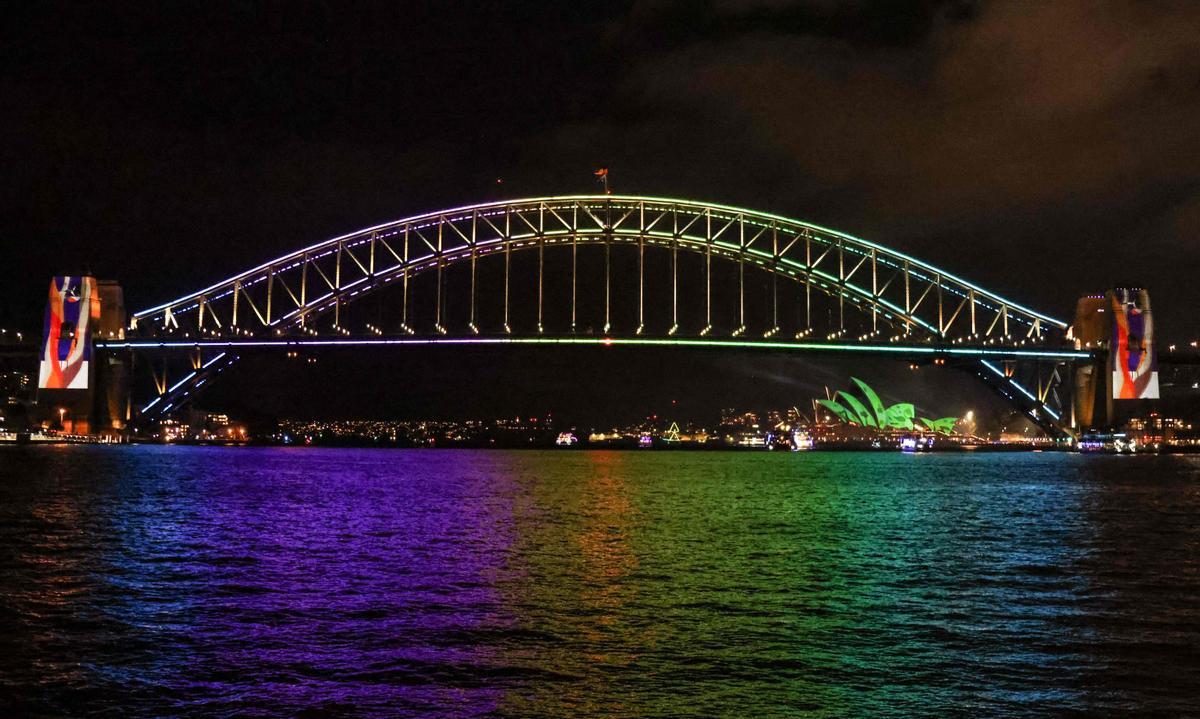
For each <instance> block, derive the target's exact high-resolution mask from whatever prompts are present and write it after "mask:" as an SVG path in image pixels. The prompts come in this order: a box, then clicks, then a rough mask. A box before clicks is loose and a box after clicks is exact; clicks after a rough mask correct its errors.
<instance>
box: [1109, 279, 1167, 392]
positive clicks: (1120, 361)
mask: <svg viewBox="0 0 1200 719" xmlns="http://www.w3.org/2000/svg"><path fill="white" fill-rule="evenodd" d="M1109 307H1110V308H1111V309H1112V313H1113V327H1112V352H1111V354H1112V362H1113V367H1112V397H1113V399H1158V361H1157V358H1156V357H1155V356H1154V321H1153V318H1152V316H1151V314H1150V293H1148V292H1147V291H1146V290H1142V289H1128V288H1117V289H1115V290H1113V291H1111V292H1109Z"/></svg>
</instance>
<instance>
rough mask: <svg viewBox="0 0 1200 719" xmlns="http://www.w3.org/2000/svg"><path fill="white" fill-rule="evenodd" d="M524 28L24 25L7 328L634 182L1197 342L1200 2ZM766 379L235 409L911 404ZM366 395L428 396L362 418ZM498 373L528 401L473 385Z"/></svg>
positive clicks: (252, 377) (140, 16)
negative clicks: (61, 278)
mask: <svg viewBox="0 0 1200 719" xmlns="http://www.w3.org/2000/svg"><path fill="white" fill-rule="evenodd" d="M530 6H531V4H522V5H521V7H526V8H527V7H530ZM516 8H517V5H516V4H513V3H488V4H484V3H479V4H455V3H428V5H427V6H426V7H420V6H418V5H417V4H415V3H390V4H386V5H383V4H381V5H379V6H377V7H375V8H374V9H361V8H356V7H354V6H352V5H349V4H346V3H323V4H300V3H291V4H286V5H279V6H266V5H263V6H257V5H253V4H249V3H236V4H227V5H224V6H222V7H218V6H217V4H212V3H190V4H188V3H113V2H102V3H69V4H66V3H63V4H57V3H21V4H11V5H10V6H9V7H6V9H5V13H4V14H5V18H4V22H3V23H0V97H3V111H2V112H0V138H2V139H0V153H2V154H0V166H2V167H3V178H2V179H0V266H2V267H3V269H4V276H5V282H4V289H3V291H2V292H0V326H8V327H14V326H16V327H23V328H25V329H36V328H37V327H38V325H39V324H40V315H41V312H42V305H43V301H44V299H43V296H44V288H45V284H46V281H47V279H48V278H49V277H50V276H51V275H54V274H59V273H78V272H81V271H89V272H92V273H94V274H96V275H97V276H100V277H104V278H114V279H118V280H120V281H121V283H122V284H123V286H124V287H125V292H126V297H127V302H128V304H129V306H130V308H131V309H138V308H142V307H147V306H150V305H152V304H157V303H158V302H160V301H163V300H166V299H169V298H171V297H174V296H177V295H180V294H183V293H184V292H187V291H191V290H193V289H197V288H199V287H201V286H206V285H208V284H210V283H212V282H214V281H216V280H219V279H221V278H223V277H226V276H229V275H231V274H233V273H234V272H236V271H239V270H241V269H243V268H245V267H247V266H250V265H254V264H258V263H259V262H261V261H263V260H266V259H268V258H271V257H275V256H277V255H280V254H283V253H285V252H287V251H289V250H292V249H294V248H297V247H299V246H302V245H307V244H311V243H313V242H315V241H318V240H320V239H323V238H326V237H329V236H333V235H335V234H341V233H344V232H347V231H350V230H354V229H357V228H360V227H364V226H368V225H371V224H376V223H379V222H382V221H386V220H391V219H396V218H399V217H403V216H405V215H409V214H415V213H418V212H422V211H427V210H433V209H439V208H444V207H453V206H457V205H462V204H469V203H472V202H477V201H481V200H489V199H500V198H504V197H513V198H515V197H523V196H532V195H541V194H570V193H582V192H592V191H595V190H596V189H597V185H596V184H595V182H594V178H593V177H592V174H591V173H592V171H593V170H594V169H596V168H598V167H608V168H610V169H611V176H612V181H613V188H614V190H615V191H617V192H621V193H630V194H649V195H660V196H668V197H687V198H693V199H703V200H710V201H714V202H720V203H725V204H734V205H740V206H745V207H750V208H754V209H760V210H765V211H771V212H776V213H779V214H784V215H788V216H792V217H797V218H801V219H805V220H809V221H812V222H815V223H817V224H821V225H825V226H829V227H834V228H838V229H841V230H844V231H847V232H850V233H853V234H856V235H859V236H862V237H865V238H868V239H871V240H874V241H877V242H880V243H883V244H886V245H889V246H891V247H894V248H896V249H900V250H903V251H906V252H909V253H911V254H914V255H916V256H918V257H921V258H923V259H926V260H928V261H930V262H933V263H934V264H937V265H941V266H943V267H945V268H947V269H949V270H951V271H953V272H955V273H956V274H959V275H960V276H963V277H966V278H969V279H971V280H972V281H974V282H976V283H978V284H980V285H982V286H984V287H987V288H989V289H992V290H994V291H996V292H998V293H1000V294H1002V295H1005V296H1008V297H1012V298H1013V299H1016V300H1017V301H1021V302H1024V303H1025V304H1027V305H1029V306H1031V307H1033V308H1035V309H1038V310H1041V311H1044V312H1046V313H1048V314H1050V315H1053V316H1057V317H1061V318H1066V319H1069V318H1070V316H1071V314H1072V313H1073V308H1074V302H1075V299H1076V298H1077V297H1078V296H1079V295H1082V294H1085V293H1090V292H1095V291H1103V290H1104V289H1106V288H1108V287H1110V286H1112V285H1114V284H1142V285H1145V286H1148V287H1149V288H1150V290H1151V292H1152V296H1153V299H1154V303H1155V304H1154V307H1155V314H1156V320H1157V323H1158V328H1159V333H1160V337H1164V336H1165V337H1167V338H1170V339H1173V340H1184V341H1186V340H1188V339H1193V338H1195V337H1196V336H1200V323H1198V322H1197V320H1196V319H1195V315H1194V312H1193V310H1194V308H1195V307H1196V306H1197V305H1198V304H1200V281H1198V279H1200V278H1198V269H1200V241H1198V234H1200V134H1198V133H1197V131H1196V129H1197V128H1198V127H1200V3H1195V2H1187V1H1181V2H1169V1H1166V0H1162V1H1156V2H1148V1H1147V2H1124V1H1117V0H1113V1H1108V2H1105V1H1097V2H1074V1H1068V0H1056V1H1055V2H1049V3H1023V2H1022V3H1013V2H994V3H991V2H870V1H868V0H860V1H853V0H851V1H848V2H837V1H835V0H808V1H805V2H786V1H783V0H757V1H754V0H746V1H740V2H739V1H733V0H731V1H728V2H720V1H714V2H668V1H665V0H664V1H659V2H635V3H620V2H602V3H600V2H597V3H591V2H588V3H576V2H558V3H546V4H545V8H544V9H542V10H539V11H536V12H535V11H518V10H517V9H516ZM497 178H503V184H497V182H496V179H497ZM668 354H669V353H668ZM755 357H756V356H755V355H746V356H732V355H730V356H723V357H722V356H710V355H696V354H691V355H670V356H667V357H662V356H660V355H653V356H647V353H642V354H640V355H638V356H637V357H634V356H632V355H631V356H630V357H628V358H617V359H613V358H611V357H605V358H603V359H602V360H597V359H596V358H595V356H594V355H592V356H591V357H589V356H579V357H575V356H572V357H570V358H568V357H565V356H560V357H558V358H556V359H554V360H553V361H547V362H546V365H547V366H546V367H545V368H544V369H542V370H541V376H540V377H538V378H536V379H531V378H530V377H529V376H528V374H529V373H527V372H522V367H524V366H527V364H528V362H527V361H526V359H527V358H519V357H515V356H514V355H512V354H511V353H510V354H508V355H505V356H499V355H498V354H496V353H492V354H486V353H484V354H483V355H482V356H481V355H480V353H474V355H472V356H468V354H467V353H464V354H460V355H456V356H448V355H445V354H438V353H427V354H426V355H425V356H423V357H413V356H410V357H405V358H391V359H380V358H371V359H369V360H368V359H363V358H353V357H351V358H330V362H333V363H334V364H335V365H336V366H338V367H342V368H345V370H346V371H341V372H336V371H333V370H331V369H322V370H321V371H320V375H319V381H318V378H316V377H314V378H310V379H309V380H308V381H309V382H310V383H311V384H312V385H314V386H316V385H319V389H320V392H319V393H323V395H327V396H326V397H325V398H324V399H322V401H321V402H320V403H318V404H304V403H302V402H301V403H299V404H297V403H296V401H295V399H294V396H293V397H292V398H290V399H289V401H288V402H282V400H281V395H280V394H279V393H276V392H273V391H270V390H271V388H273V387H278V386H282V385H287V386H294V383H295V382H297V381H303V380H302V379H301V380H298V379H297V378H295V377H291V376H285V375H286V373H285V372H283V373H281V372H276V371H273V370H271V369H270V365H269V364H263V365H261V366H259V367H258V368H257V369H253V368H250V367H249V364H248V365H247V368H246V369H240V368H239V370H237V371H236V372H235V373H234V374H235V375H236V376H234V377H232V378H231V379H230V382H229V383H228V385H227V386H228V387H229V388H230V389H228V390H226V391H227V392H233V393H234V394H235V396H239V397H243V398H244V397H245V388H247V387H253V388H261V389H262V396H261V397H257V396H256V397H255V398H254V402H255V403H256V404H257V405H259V406H265V407H266V408H267V409H268V410H273V411H280V412H286V413H293V414H294V413H300V414H303V413H319V412H324V413H333V414H353V413H355V412H356V411H357V412H359V413H362V414H385V415H405V414H408V415H411V414H413V413H417V414H421V413H446V412H452V413H455V414H458V413H470V411H471V410H472V409H475V410H477V413H478V414H488V413H491V412H497V413H498V412H507V411H514V412H515V411H521V412H530V411H534V410H538V411H541V410H544V409H555V408H557V409H561V410H562V411H566V412H584V411H586V410H587V409H588V408H589V407H593V406H595V403H596V402H597V401H598V399H597V393H596V390H595V389H594V388H588V389H586V390H583V389H573V388H579V387H582V386H583V384H586V383H584V382H579V381H573V380H577V378H578V377H579V376H580V374H581V373H583V374H587V375H588V376H591V377H594V378H604V382H605V383H606V386H610V387H617V388H618V389H617V390H615V392H616V396H618V397H620V396H622V392H624V393H627V394H626V395H624V396H628V397H637V398H638V400H639V402H640V403H641V404H643V405H646V406H647V407H649V406H660V405H661V404H662V403H663V402H666V401H669V399H670V398H672V397H673V396H674V395H676V394H680V393H684V394H686V393H688V392H694V390H695V388H696V387H697V386H716V385H719V386H720V388H721V391H720V392H718V393H715V394H719V395H721V396H719V397H717V396H712V397H710V398H709V399H708V400H707V402H700V401H699V400H697V402H698V405H697V410H696V411H697V413H699V414H703V412H706V411H709V409H711V407H709V405H715V404H716V403H718V402H720V403H726V402H733V401H743V402H745V403H748V404H753V403H755V402H764V401H769V400H777V399H781V398H780V396H779V394H780V391H781V390H783V389H786V390H787V391H788V392H790V393H791V394H789V395H788V396H787V397H786V398H783V399H784V401H779V402H777V403H778V404H787V403H792V402H799V401H803V400H804V399H805V398H806V397H807V396H808V395H807V394H805V392H808V391H810V390H811V388H812V387H820V386H821V385H822V384H824V383H826V382H829V381H836V380H837V378H839V377H843V376H844V375H845V374H847V373H849V372H852V371H853V372H858V373H860V374H863V373H867V374H870V373H872V372H874V374H870V379H874V380H875V381H876V383H877V384H882V385H883V386H882V387H881V389H884V391H885V394H886V393H887V389H886V387H887V386H889V385H888V382H887V380H888V378H889V377H892V378H893V379H894V381H895V382H900V380H899V379H897V378H896V376H894V375H895V370H894V369H889V368H884V367H878V368H876V367H874V365H872V366H867V367H863V366H849V365H846V366H844V367H843V366H840V365H838V364H837V363H829V362H828V361H824V362H815V361H813V360H804V361H795V360H777V359H772V360H771V361H770V362H763V363H759V364H756V362H757V360H756V359H755ZM364 363H366V365H365V366H364ZM327 364H328V363H327ZM647 365H652V368H651V371H649V372H647V371H645V370H644V368H645V367H646V366H647ZM664 365H665V366H668V367H670V370H671V376H672V377H673V379H671V380H670V381H669V382H665V383H664V382H663V381H662V377H663V376H664V375H663V371H662V367H663V366H664ZM447 367H449V369H447ZM365 369H370V371H371V372H372V373H373V376H374V377H375V380H374V381H375V382H377V383H379V384H381V385H382V384H390V382H388V381H387V379H386V378H389V377H401V376H403V377H404V378H406V379H405V381H404V383H403V384H404V387H403V389H402V390H401V389H396V388H392V390H391V391H387V392H383V393H382V394H373V395H371V396H370V397H364V396H361V392H362V391H363V390H362V387H363V386H364V383H363V381H362V376H363V374H364V371H365ZM905 371H906V370H905ZM427 372H428V373H432V374H427ZM437 373H441V375H445V379H446V380H447V381H445V382H438V383H437V389H433V388H431V386H430V385H429V384H427V383H422V382H421V381H419V380H418V379H415V378H419V377H422V376H433V375H437ZM268 375H269V376H268ZM439 376H440V375H439ZM480 376H485V377H490V378H491V379H493V380H495V379H500V380H502V382H501V384H503V386H504V391H490V390H489V389H488V387H489V385H492V384H495V383H494V382H482V383H473V382H464V381H462V380H463V379H465V378H468V377H470V378H474V377H480ZM653 378H657V379H653ZM597 381H599V380H597ZM905 382H908V383H909V384H907V385H905V387H906V388H907V389H905V391H908V390H913V391H915V390H917V389H919V388H918V387H917V386H915V385H913V384H912V383H913V382H915V380H913V379H911V378H908V379H906V380H905ZM920 382H921V383H924V384H928V383H929V382H930V380H929V379H928V378H926V379H922V380H921V381H920ZM947 383H948V384H947V385H946V387H945V390H946V392H950V393H951V394H949V395H946V396H953V397H958V395H957V394H954V393H956V392H958V391H959V390H958V389H955V388H958V387H959V386H960V385H961V384H962V383H961V382H960V381H959V380H958V379H952V380H951V379H947ZM924 384H923V385H922V386H924ZM447 387H449V389H447ZM547 387H553V388H555V389H554V391H553V393H551V394H550V396H547V391H546V388H547ZM236 388H241V389H240V390H237V391H236V392H235V389H236ZM927 389H928V388H927ZM897 391H900V390H897ZM963 391H965V390H963ZM613 393H614V391H606V392H605V393H603V394H604V396H605V397H611V396H612V395H613ZM934 394H935V391H934V390H928V394H927V395H926V396H927V397H932V396H933V395H934ZM330 397H342V398H343V399H342V400H334V399H330ZM347 397H349V398H352V399H345V398H347ZM929 401H930V402H932V403H933V404H934V409H935V410H942V411H944V412H953V411H957V410H959V409H962V408H963V402H965V401H967V400H959V399H953V400H951V399H947V400H944V401H943V403H942V404H938V403H937V402H936V401H933V400H929ZM273 402H275V403H276V405H275V406H274V407H273V408H272V406H271V405H272V403H273ZM362 403H366V404H370V406H369V407H367V406H366V405H365V404H362ZM616 404H619V402H616ZM632 404H633V403H630V404H629V406H630V407H631V411H634V410H635V409H636V411H641V408H640V407H638V408H633V407H632ZM530 405H536V406H530ZM550 405H554V407H551V406H550ZM700 405H703V406H700ZM615 411H616V410H614V412H615Z"/></svg>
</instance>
